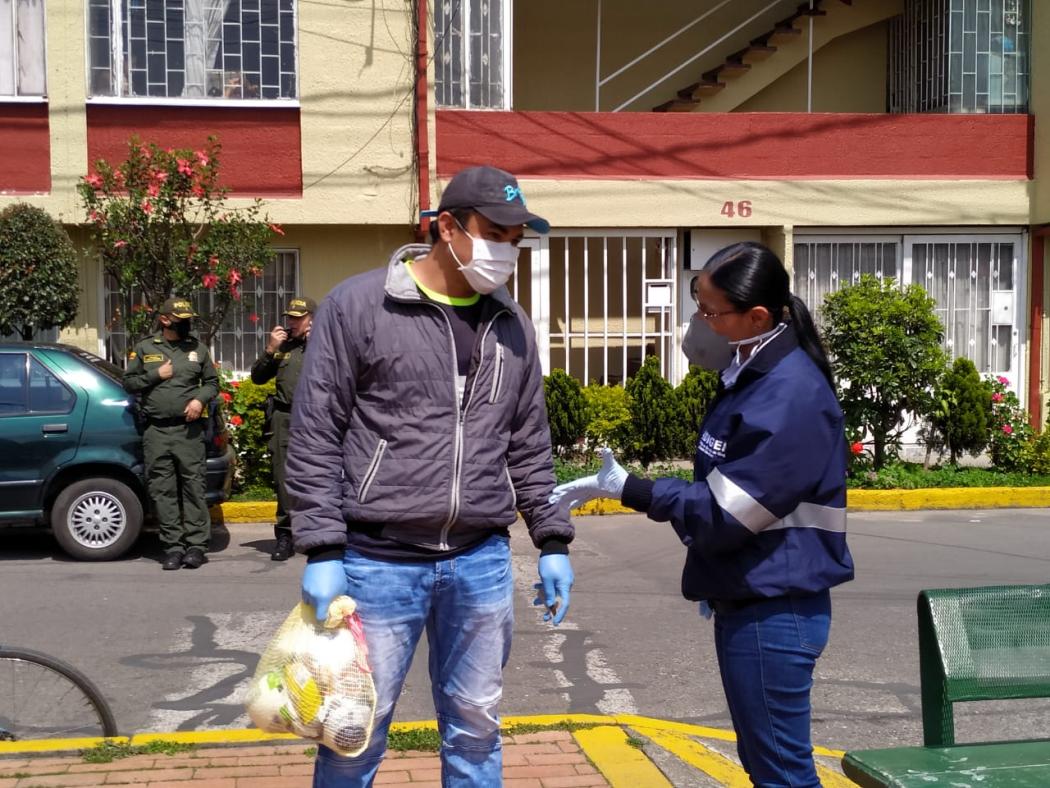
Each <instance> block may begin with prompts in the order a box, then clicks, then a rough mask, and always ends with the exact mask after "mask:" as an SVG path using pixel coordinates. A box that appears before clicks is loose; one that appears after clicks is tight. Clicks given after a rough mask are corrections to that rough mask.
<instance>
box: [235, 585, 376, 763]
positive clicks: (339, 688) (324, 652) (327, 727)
mask: <svg viewBox="0 0 1050 788" xmlns="http://www.w3.org/2000/svg"><path fill="white" fill-rule="evenodd" d="M356 607H357V605H356V604H355V602H354V600H353V599H351V598H350V597H348V596H340V597H336V598H335V599H334V600H332V604H331V605H329V608H328V619H327V620H326V621H325V622H324V625H321V624H320V623H318V622H317V619H316V618H315V616H314V609H313V608H312V607H310V606H309V605H306V604H299V605H298V606H297V607H296V608H295V610H293V611H292V612H291V614H290V615H289V616H288V618H287V619H285V622H284V624H282V625H281V628H280V629H279V630H277V635H276V636H275V637H274V639H273V641H271V643H270V645H269V646H267V648H266V651H265V652H264V653H263V655H262V658H261V659H260V660H259V666H258V668H256V670H255V677H254V678H253V679H252V683H251V686H250V687H249V689H248V701H247V706H248V716H249V717H251V720H252V722H253V723H255V725H256V726H257V727H259V728H261V729H262V730H264V731H269V732H270V733H295V734H298V735H299V736H303V737H305V738H307V739H317V740H319V741H321V742H323V743H324V744H325V745H326V746H328V747H331V748H332V749H333V750H335V751H336V752H338V753H339V754H340V755H345V756H348V757H353V756H355V755H358V754H360V753H361V752H362V751H363V750H364V749H365V747H366V746H368V740H369V738H370V737H371V735H372V727H373V723H374V720H375V710H376V689H375V684H374V683H373V681H372V669H371V667H369V664H368V647H367V646H366V645H365V635H364V629H363V628H362V626H361V619H360V617H359V616H358V615H357V613H356V612H355V609H356Z"/></svg>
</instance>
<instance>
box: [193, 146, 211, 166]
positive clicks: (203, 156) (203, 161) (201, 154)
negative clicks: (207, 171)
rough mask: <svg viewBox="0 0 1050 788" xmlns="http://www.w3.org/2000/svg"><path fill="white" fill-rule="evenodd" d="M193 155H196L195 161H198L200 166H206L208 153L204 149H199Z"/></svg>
mask: <svg viewBox="0 0 1050 788" xmlns="http://www.w3.org/2000/svg"><path fill="white" fill-rule="evenodd" d="M194 156H196V157H197V161H199V162H200V165H201V166H202V167H207V166H208V155H207V154H206V153H205V152H204V151H202V150H199V151H197V152H196V153H195V154H194Z"/></svg>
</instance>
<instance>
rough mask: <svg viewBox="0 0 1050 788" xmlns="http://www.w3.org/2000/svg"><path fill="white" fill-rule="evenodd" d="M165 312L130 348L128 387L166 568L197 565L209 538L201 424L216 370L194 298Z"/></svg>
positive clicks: (174, 302)
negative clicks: (140, 428)
mask: <svg viewBox="0 0 1050 788" xmlns="http://www.w3.org/2000/svg"><path fill="white" fill-rule="evenodd" d="M160 312H161V314H160V317H159V321H160V329H161V330H160V333H158V334H156V335H155V336H152V337H147V338H146V339H143V340H142V341H141V342H139V343H138V344H137V345H135V348H134V349H133V350H132V351H131V353H129V354H128V366H127V370H126V371H125V373H124V388H125V389H126V390H127V391H129V392H131V393H132V394H138V395H139V402H140V406H141V408H142V411H143V413H144V415H145V416H146V418H147V420H148V425H147V427H146V431H145V434H144V435H143V438H142V444H143V452H144V454H145V460H146V484H147V487H148V488H149V494H150V497H151V498H152V499H153V508H154V509H155V511H156V514H157V520H158V524H159V526H160V541H161V544H162V546H163V547H164V564H163V566H164V568H165V569H178V568H179V567H180V566H185V567H186V568H188V569H197V568H198V567H199V566H200V565H201V564H203V563H204V562H205V560H206V559H205V557H204V551H205V550H206V549H207V546H208V539H209V538H210V537H211V518H210V516H209V515H208V506H207V504H206V503H205V500H204V491H205V470H206V466H205V449H204V428H205V424H206V422H207V416H208V411H207V408H208V403H209V402H211V400H213V399H214V398H215V396H216V395H217V394H218V393H219V376H218V375H217V374H216V372H215V365H214V364H212V360H211V354H210V353H209V352H208V348H207V346H206V345H205V344H204V343H203V342H201V341H200V340H198V339H197V337H195V336H193V335H191V334H190V327H191V323H190V321H191V319H192V318H194V317H196V315H195V314H194V312H193V307H192V306H191V304H190V302H189V301H187V300H185V299H181V298H169V299H168V300H167V301H165V302H164V304H163V305H162V306H161V309H160ZM202 417H203V418H202Z"/></svg>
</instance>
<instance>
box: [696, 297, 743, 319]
mask: <svg viewBox="0 0 1050 788" xmlns="http://www.w3.org/2000/svg"><path fill="white" fill-rule="evenodd" d="M693 301H695V302H696V306H697V310H696V311H697V313H698V314H699V315H700V317H702V318H703V319H704V320H713V319H714V318H716V317H722V315H734V314H737V313H738V312H739V311H740V310H738V309H727V310H725V311H724V312H705V311H704V308H703V307H702V306H700V301H699V300H698V299H697V297H696V293H693Z"/></svg>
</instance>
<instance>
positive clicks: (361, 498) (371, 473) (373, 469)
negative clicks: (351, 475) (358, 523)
mask: <svg viewBox="0 0 1050 788" xmlns="http://www.w3.org/2000/svg"><path fill="white" fill-rule="evenodd" d="M385 452H386V440H385V439H383V438H380V439H379V443H378V444H377V445H376V450H375V451H374V452H373V453H372V462H370V463H369V464H368V470H367V471H365V477H364V478H363V479H362V480H361V491H360V492H359V493H358V494H357V502H358V503H364V502H365V501H366V500H367V499H368V491H369V490H370V489H371V487H372V482H373V481H375V478H376V474H377V473H379V464H380V463H381V462H382V461H383V454H384V453H385Z"/></svg>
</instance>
